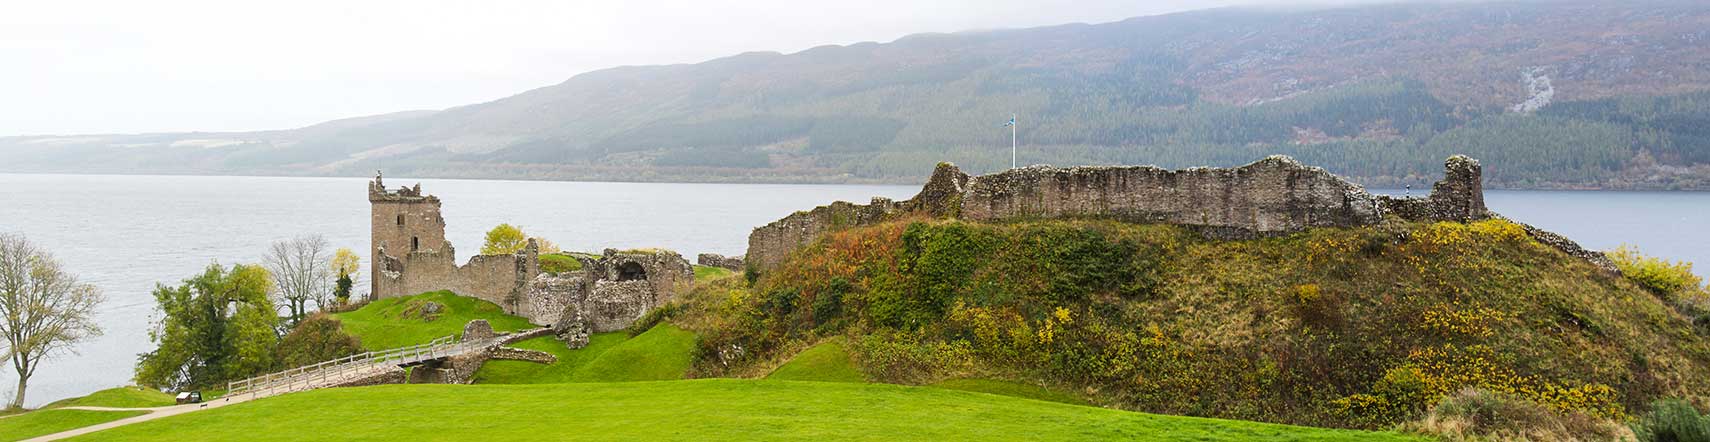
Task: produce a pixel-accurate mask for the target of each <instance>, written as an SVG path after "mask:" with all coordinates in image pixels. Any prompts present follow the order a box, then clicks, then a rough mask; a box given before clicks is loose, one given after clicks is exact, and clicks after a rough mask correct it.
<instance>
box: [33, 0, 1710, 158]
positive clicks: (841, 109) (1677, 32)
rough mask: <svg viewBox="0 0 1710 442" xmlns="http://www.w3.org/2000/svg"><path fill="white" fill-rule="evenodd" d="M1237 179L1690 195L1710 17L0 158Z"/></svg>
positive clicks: (780, 66)
mask: <svg viewBox="0 0 1710 442" xmlns="http://www.w3.org/2000/svg"><path fill="white" fill-rule="evenodd" d="M1012 113H1013V114H1018V115H1019V116H1020V117H1019V120H1020V130H1019V137H1020V141H1021V144H1022V148H1021V152H1020V156H1021V160H1022V162H1023V163H1029V164H1031V163H1048V164H1055V165H1079V164H1157V165H1160V166H1165V167H1185V166H1195V165H1214V166H1227V165H1234V164H1242V163H1246V162H1249V161H1252V160H1254V159H1257V158H1260V157H1263V156H1265V155H1268V154H1274V153H1280V154H1287V155H1292V156H1294V157H1296V158H1300V159H1301V160H1302V161H1304V162H1308V163H1313V164H1320V165H1323V166H1325V167H1326V168H1328V169H1330V170H1331V171H1333V172H1335V173H1338V174H1342V175H1346V176H1349V177H1350V178H1352V179H1354V180H1356V181H1360V182H1363V183H1366V184H1368V185H1400V184H1403V183H1425V182H1429V181H1431V180H1434V179H1435V173H1437V170H1438V169H1439V168H1440V165H1441V164H1442V160H1443V158H1445V157H1447V156H1449V155H1451V154H1456V153H1464V154H1468V155H1471V156H1474V157H1478V158H1481V159H1483V160H1484V162H1485V165H1486V178H1487V180H1489V183H1490V185H1492V186H1496V187H1529V188H1547V187H1575V188H1663V189H1677V188H1696V189H1705V188H1710V4H1707V3H1704V2H1696V1H1650V2H1631V3H1629V2H1622V3H1620V4H1602V3H1600V2H1589V1H1571V2H1494V3H1490V2H1486V3H1453V4H1442V3H1429V4H1398V5H1373V6H1352V7H1336V8H1316V9H1247V8H1234V9H1217V10H1205V11H1195V12H1186V13H1177V14H1168V15H1159V16H1149V17H1140V18H1133V19H1128V20H1123V21H1119V22H1113V23H1103V24H1093V25H1088V24H1071V25H1062V26H1052V27H1042V28H1031V29H1015V30H999V31H979V32H962V33H952V34H918V35H913V36H908V37H904V38H902V39H899V40H897V41H894V42H890V43H858V44H853V45H847V46H822V47H817V48H813V49H809V50H806V51H802V52H797V53H793V54H778V53H762V52H756V53H745V54H741V55H735V56H731V57H726V58H721V59H716V60H711V61H707V62H704V63H699V64H688V65H668V66H631V67H618V68H612V69H605V70H600V71H595V72H589V73H586V74H582V75H577V76H575V77H573V78H570V79H569V80H566V81H564V82H563V83H560V84H557V85H552V86H548V87H543V88H539V89H534V90H530V91H526V92H523V93H520V94H517V95H514V96H511V97H508V98H504V99H499V100H495V101H491V102H487V103H480V104H474V105H468V106H462V107H456V108H451V109H446V110H442V111H415V112H400V113H395V114H387V115H379V116H372V117H363V118H353V119H346V120H337V121H332V122H327V123H323V124H319V125H315V126H310V127H304V128H300V129H291V130H279V131H261V132H240V133H164V134H141V135H79V136H24V137H10V138H0V155H3V156H4V158H5V159H6V161H3V162H0V172H75V173H159V174H265V175H361V174H368V173H371V172H372V171H373V170H375V169H380V168H384V169H385V170H386V171H387V173H389V174H392V173H396V174H399V175H412V176H429V177H460V178H525V179H576V180H623V181H750V182H917V181H919V180H921V179H923V178H924V177H925V176H926V175H927V173H928V172H929V171H930V170H931V168H932V166H933V165H934V164H936V163H938V162H940V161H953V162H956V163H958V164H960V165H962V166H963V167H964V168H965V169H968V170H970V171H971V172H976V173H979V172H986V171H992V170H998V169H1002V168H1004V167H1008V165H1009V163H1008V160H1009V152H1008V149H1009V146H1008V143H1009V141H1010V140H1009V136H1010V134H1009V131H1008V129H1006V128H1003V127H1001V126H1002V124H1003V122H1005V121H1007V120H1008V119H1009V117H1010V115H1011V114H1012Z"/></svg>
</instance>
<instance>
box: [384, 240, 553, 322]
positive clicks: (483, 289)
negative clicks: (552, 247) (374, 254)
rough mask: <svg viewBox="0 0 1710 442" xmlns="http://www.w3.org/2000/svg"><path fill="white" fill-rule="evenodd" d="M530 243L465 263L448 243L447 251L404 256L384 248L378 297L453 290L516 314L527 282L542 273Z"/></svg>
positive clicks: (422, 252) (414, 253) (474, 258)
mask: <svg viewBox="0 0 1710 442" xmlns="http://www.w3.org/2000/svg"><path fill="white" fill-rule="evenodd" d="M530 246H531V247H528V248H525V249H524V250H522V251H520V252H517V253H516V254H511V255H476V256H474V257H472V258H470V259H469V263H467V264H464V265H462V266H458V265H456V264H455V259H456V257H455V252H453V251H452V250H451V249H450V244H447V245H446V249H447V250H443V251H433V250H429V251H416V252H411V253H407V254H405V255H404V256H403V257H402V258H396V257H392V256H389V255H384V254H386V253H387V249H386V248H385V247H381V248H380V249H379V250H380V252H381V253H382V254H383V255H384V256H385V258H383V260H382V264H383V265H384V266H385V267H384V268H383V269H382V271H379V272H376V278H378V281H376V283H375V284H374V286H375V287H376V288H377V289H378V291H377V292H376V293H375V298H392V297H399V296H409V295H414V294H418V293H424V292H431V291H436V290H450V291H452V292H454V293H457V294H459V295H463V296H470V297H475V298H481V299H483V300H486V301H488V302H492V303H494V304H498V305H499V306H500V307H503V308H504V309H505V312H506V313H510V314H517V313H518V310H519V308H520V307H521V300H522V298H523V295H524V294H525V293H526V292H527V290H528V282H529V281H531V280H533V279H534V277H535V275H538V274H540V263H539V258H538V254H537V252H536V249H535V248H533V247H532V246H533V243H532V242H530Z"/></svg>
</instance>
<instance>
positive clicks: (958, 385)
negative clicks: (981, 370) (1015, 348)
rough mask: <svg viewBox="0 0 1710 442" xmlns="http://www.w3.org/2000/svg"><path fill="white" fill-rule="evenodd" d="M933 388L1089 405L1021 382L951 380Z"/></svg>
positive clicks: (1083, 400)
mask: <svg viewBox="0 0 1710 442" xmlns="http://www.w3.org/2000/svg"><path fill="white" fill-rule="evenodd" d="M931 386H932V387H936V388H947V389H951V390H961V391H972V392H975V393H986V394H995V395H999V396H1014V397H1019V398H1027V399H1035V400H1041V401H1046V402H1059V403H1064V404H1074V405H1087V401H1086V399H1081V397H1080V396H1075V395H1073V394H1069V393H1064V392H1060V391H1052V390H1050V389H1047V388H1045V387H1040V386H1037V385H1032V384H1023V383H1020V382H1010V381H1000V380H996V379H951V380H947V381H943V382H939V383H936V384H932V385H931Z"/></svg>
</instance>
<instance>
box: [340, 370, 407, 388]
mask: <svg viewBox="0 0 1710 442" xmlns="http://www.w3.org/2000/svg"><path fill="white" fill-rule="evenodd" d="M405 375H406V373H405V372H404V369H402V368H398V367H390V368H388V369H386V370H385V371H383V372H380V373H376V374H374V375H373V376H368V377H363V378H357V379H352V380H348V381H344V382H340V383H337V384H333V385H329V386H328V387H366V386H369V385H389V384H402V383H404V381H405Z"/></svg>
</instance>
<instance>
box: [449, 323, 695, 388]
mask: <svg viewBox="0 0 1710 442" xmlns="http://www.w3.org/2000/svg"><path fill="white" fill-rule="evenodd" d="M512 347H517V348H526V349H530V350H540V351H544V352H547V353H551V354H552V355H553V356H556V357H558V362H557V363H554V364H552V365H542V364H536V363H533V362H522V361H488V362H487V363H486V364H485V365H482V366H481V370H480V371H476V372H475V383H478V384H553V383H565V382H622V381H663V380H673V379H682V378H683V373H684V372H686V371H688V369H689V362H690V361H691V360H692V359H693V358H694V349H695V334H694V333H691V332H688V331H684V330H683V329H680V328H677V327H676V326H673V325H670V324H660V325H658V326H655V327H653V328H652V329H651V330H648V331H647V332H646V333H642V334H641V335H638V336H636V337H634V338H630V337H629V335H627V334H625V333H624V332H611V333H600V334H596V335H593V336H591V337H589V338H588V346H587V347H582V348H579V349H575V350H571V349H569V348H567V347H565V346H564V343H563V342H559V341H558V339H557V338H554V337H551V336H545V337H540V338H535V339H530V340H527V341H522V342H518V343H516V344H514V345H512Z"/></svg>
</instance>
